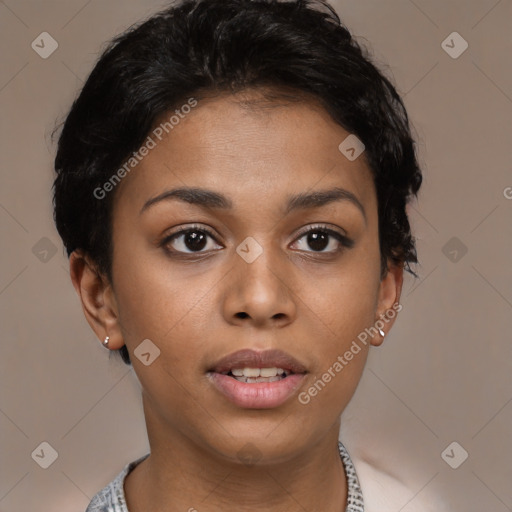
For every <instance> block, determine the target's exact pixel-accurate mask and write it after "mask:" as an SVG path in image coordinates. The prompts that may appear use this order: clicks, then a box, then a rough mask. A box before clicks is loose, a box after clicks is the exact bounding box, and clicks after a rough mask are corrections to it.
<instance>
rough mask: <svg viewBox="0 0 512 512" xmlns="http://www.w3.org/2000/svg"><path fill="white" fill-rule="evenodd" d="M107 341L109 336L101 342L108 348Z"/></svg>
mask: <svg viewBox="0 0 512 512" xmlns="http://www.w3.org/2000/svg"><path fill="white" fill-rule="evenodd" d="M109 341H110V337H109V336H107V337H106V338H105V339H104V340H103V346H104V347H107V348H108V342H109Z"/></svg>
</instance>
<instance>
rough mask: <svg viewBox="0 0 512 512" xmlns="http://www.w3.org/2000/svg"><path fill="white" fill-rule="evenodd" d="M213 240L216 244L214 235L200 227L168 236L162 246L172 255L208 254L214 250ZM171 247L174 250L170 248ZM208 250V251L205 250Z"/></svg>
mask: <svg viewBox="0 0 512 512" xmlns="http://www.w3.org/2000/svg"><path fill="white" fill-rule="evenodd" d="M208 239H211V240H213V241H214V242H215V244H216V240H215V237H214V235H213V233H212V232H211V231H210V230H208V229H206V228H204V227H200V226H190V227H186V228H181V229H179V230H178V231H176V232H175V233H172V234H171V235H169V236H167V237H166V238H165V239H164V240H162V242H161V244H160V245H161V246H163V247H165V249H166V250H167V251H168V252H171V253H183V254H194V253H203V252H208V250H213V249H215V247H212V245H215V244H211V243H210V247H208V245H209V240H208ZM216 245H217V247H218V248H221V246H219V245H218V244H216ZM170 246H171V247H172V248H170ZM205 248H206V250H204V249H205Z"/></svg>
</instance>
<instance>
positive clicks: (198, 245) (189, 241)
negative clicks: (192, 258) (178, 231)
mask: <svg viewBox="0 0 512 512" xmlns="http://www.w3.org/2000/svg"><path fill="white" fill-rule="evenodd" d="M185 245H186V246H187V248H188V249H190V250H191V251H200V250H201V249H203V248H204V246H205V245H206V237H205V236H204V233H200V232H198V231H191V232H190V233H187V234H186V235H185Z"/></svg>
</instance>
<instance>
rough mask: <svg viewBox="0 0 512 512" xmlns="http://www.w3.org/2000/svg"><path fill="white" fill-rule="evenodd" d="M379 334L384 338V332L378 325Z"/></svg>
mask: <svg viewBox="0 0 512 512" xmlns="http://www.w3.org/2000/svg"><path fill="white" fill-rule="evenodd" d="M379 334H380V335H381V336H382V337H383V338H384V336H386V333H385V332H384V331H383V330H382V329H381V328H380V327H379Z"/></svg>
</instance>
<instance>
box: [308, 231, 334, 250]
mask: <svg viewBox="0 0 512 512" xmlns="http://www.w3.org/2000/svg"><path fill="white" fill-rule="evenodd" d="M328 244H329V235H328V234H327V233H321V232H320V233H309V234H308V245H309V246H310V247H311V248H312V249H314V250H315V251H322V250H324V249H325V248H326V247H327V245H328Z"/></svg>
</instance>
